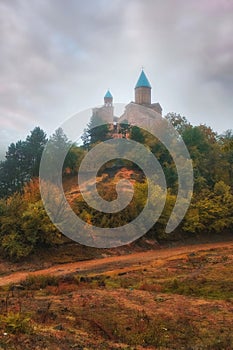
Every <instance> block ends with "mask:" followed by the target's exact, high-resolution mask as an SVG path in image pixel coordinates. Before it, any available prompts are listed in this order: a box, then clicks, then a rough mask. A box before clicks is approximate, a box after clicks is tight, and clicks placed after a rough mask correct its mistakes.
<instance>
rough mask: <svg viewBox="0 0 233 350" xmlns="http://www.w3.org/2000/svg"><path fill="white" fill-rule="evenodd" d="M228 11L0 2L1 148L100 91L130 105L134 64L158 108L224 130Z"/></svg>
mask: <svg viewBox="0 0 233 350" xmlns="http://www.w3.org/2000/svg"><path fill="white" fill-rule="evenodd" d="M232 15H233V5H232V2H231V1H228V0H213V1H211V2H210V1H209V0H203V1H194V0H190V1H185V0H177V1H175V2H174V1H172V0H164V1H162V2H161V1H159V0H147V1H143V0H128V1H123V0H114V1H111V2H110V1H106V0H96V1H92V0H87V1H85V2H83V1H76V0H70V1H69V2H65V1H62V0H57V1H56V2H50V1H45V0H31V1H28V2H26V1H19V0H18V1H17V0H12V1H9V2H5V1H0V40H1V56H0V63H1V64H0V125H1V130H2V131H1V135H2V132H3V133H4V135H5V136H4V137H3V136H2V141H1V145H3V143H4V144H5V143H7V139H8V141H10V139H11V138H10V137H7V136H6V135H8V136H9V134H11V135H14V136H16V137H17V135H18V137H19V138H20V137H23V136H24V135H25V134H27V133H29V131H30V130H32V129H33V127H34V126H36V125H40V126H41V127H42V128H44V129H45V130H46V131H47V132H48V133H51V132H52V131H53V130H54V128H56V127H58V125H59V124H60V123H62V122H63V121H64V119H66V118H67V117H68V116H70V115H71V114H74V113H76V112H78V111H80V110H82V109H84V108H89V107H91V106H95V105H98V104H101V103H102V98H103V95H104V93H105V91H106V90H107V89H108V88H110V89H111V91H112V92H113V95H114V98H115V101H116V102H126V103H127V102H128V101H131V100H132V99H133V98H134V96H133V95H134V85H135V83H136V80H137V77H138V74H139V72H140V67H141V65H144V66H145V71H146V73H147V75H148V77H149V79H150V81H151V83H152V86H153V96H154V97H155V100H156V101H157V100H159V101H160V103H161V104H162V106H163V108H164V111H165V112H169V111H175V112H177V113H181V114H185V115H186V116H187V117H188V118H190V119H191V121H192V122H193V123H196V124H198V123H200V122H206V123H207V124H210V125H211V126H213V128H215V129H216V130H217V131H219V132H221V131H222V130H223V127H224V129H229V128H232V121H231V112H232V107H233V102H232V101H233V100H232V90H233V75H232V71H233V69H232V68H233V45H232V40H231V38H232V37H233V24H232ZM220 116H221V118H220ZM1 135H0V136H1ZM3 140H4V142H3ZM15 141H16V140H15ZM0 147H2V146H0Z"/></svg>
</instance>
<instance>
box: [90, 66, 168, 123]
mask: <svg viewBox="0 0 233 350" xmlns="http://www.w3.org/2000/svg"><path fill="white" fill-rule="evenodd" d="M134 90H135V100H134V102H130V103H129V104H128V105H126V107H125V111H124V113H123V114H122V115H121V116H120V117H119V118H118V117H115V116H114V107H113V96H112V94H111V92H110V91H109V90H108V91H107V93H106V94H105V96H104V105H103V106H102V107H99V108H94V109H93V117H95V116H96V117H99V118H101V119H102V120H103V121H104V122H106V123H122V122H126V121H127V123H129V124H134V121H135V117H137V121H140V119H141V118H143V113H141V114H142V115H140V108H139V106H144V107H147V109H148V110H149V115H150V118H151V123H153V122H154V120H155V119H157V118H158V117H159V118H161V116H162V108H161V106H160V104H159V103H158V102H157V103H151V85H150V83H149V80H148V79H147V76H146V74H145V73H144V70H142V71H141V74H140V76H139V78H138V81H137V83H136V86H135V89H134ZM156 117H157V118H156ZM148 127H149V125H148Z"/></svg>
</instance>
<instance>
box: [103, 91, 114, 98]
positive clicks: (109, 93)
mask: <svg viewBox="0 0 233 350" xmlns="http://www.w3.org/2000/svg"><path fill="white" fill-rule="evenodd" d="M104 98H113V97H112V94H111V92H110V91H109V90H108V91H107V92H106V94H105V96H104Z"/></svg>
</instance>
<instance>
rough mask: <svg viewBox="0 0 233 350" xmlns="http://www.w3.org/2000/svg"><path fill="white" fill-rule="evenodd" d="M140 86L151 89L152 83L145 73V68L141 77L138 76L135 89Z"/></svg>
mask: <svg viewBox="0 0 233 350" xmlns="http://www.w3.org/2000/svg"><path fill="white" fill-rule="evenodd" d="M139 87H148V88H150V89H151V85H150V83H149V80H148V79H147V76H146V74H145V73H144V70H142V72H141V74H140V77H139V78H138V81H137V84H136V86H135V89H136V88H139Z"/></svg>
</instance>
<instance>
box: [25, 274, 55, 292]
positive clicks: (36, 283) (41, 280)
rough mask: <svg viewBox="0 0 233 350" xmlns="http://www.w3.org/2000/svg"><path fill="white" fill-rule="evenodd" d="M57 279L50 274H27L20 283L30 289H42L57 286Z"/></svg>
mask: <svg viewBox="0 0 233 350" xmlns="http://www.w3.org/2000/svg"><path fill="white" fill-rule="evenodd" d="M58 283H59V279H58V277H56V276H52V275H37V276H28V277H27V278H26V279H25V280H24V281H22V282H21V284H22V285H23V286H24V287H25V288H26V289H30V290H38V289H44V288H46V287H47V286H58Z"/></svg>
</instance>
